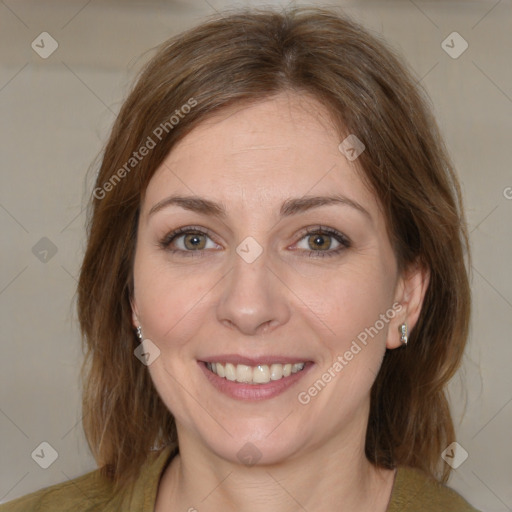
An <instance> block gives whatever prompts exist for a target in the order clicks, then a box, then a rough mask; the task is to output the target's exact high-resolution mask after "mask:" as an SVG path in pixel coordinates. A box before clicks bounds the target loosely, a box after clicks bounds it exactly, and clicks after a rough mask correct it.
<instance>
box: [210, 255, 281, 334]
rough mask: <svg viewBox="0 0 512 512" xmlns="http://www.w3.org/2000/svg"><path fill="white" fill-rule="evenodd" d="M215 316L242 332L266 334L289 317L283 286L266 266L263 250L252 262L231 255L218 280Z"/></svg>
mask: <svg viewBox="0 0 512 512" xmlns="http://www.w3.org/2000/svg"><path fill="white" fill-rule="evenodd" d="M222 283H223V285H222V286H223V288H222V291H221V297H220V300H219V303H218V306H217V319H218V320H219V321H220V322H221V323H222V324H224V325H226V326H227V327H230V328H234V329H238V330H239V331H240V332H241V333H243V334H245V335H257V334H263V333H268V332H270V331H271V330H274V329H276V328H277V327H279V326H280V325H284V324H285V323H286V322H287V321H288V320H289V318H290V306H289V301H288V300H287V291H288V290H287V288H286V286H285V285H284V284H283V282H282V280H281V279H279V278H278V277H277V276H276V275H275V274H274V272H273V271H272V270H271V269H270V268H269V267H268V258H267V257H266V253H265V251H264V252H263V253H262V254H261V255H260V256H259V257H258V258H257V259H256V260H255V261H253V262H252V263H248V262H246V261H245V260H244V259H243V258H241V257H240V256H239V255H238V254H234V255H233V268H232V270H231V272H229V273H228V275H227V276H226V277H225V279H223V280H222Z"/></svg>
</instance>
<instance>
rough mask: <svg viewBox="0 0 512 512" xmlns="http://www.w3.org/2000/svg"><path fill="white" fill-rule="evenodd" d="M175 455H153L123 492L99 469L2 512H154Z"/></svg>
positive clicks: (29, 496)
mask: <svg viewBox="0 0 512 512" xmlns="http://www.w3.org/2000/svg"><path fill="white" fill-rule="evenodd" d="M175 452H176V450H175V447H172V446H168V447H164V448H163V449H161V450H159V451H155V452H153V453H151V454H149V455H148V458H147V460H146V462H145V464H144V465H143V467H142V468H141V470H140V473H139V477H138V479H137V481H136V482H135V483H134V485H133V486H131V487H130V488H128V489H126V490H125V491H123V492H122V493H118V494H115V492H114V484H113V483H112V482H111V481H110V480H109V479H108V478H106V477H104V476H103V475H102V474H101V472H100V470H99V469H97V470H95V471H91V472H90V473H87V474H85V475H83V476H80V477H78V478H74V479H72V480H68V481H67V482H64V483H61V484H56V485H52V486H51V487H46V488H45V489H41V490H40V491H36V492H33V493H31V494H27V495H26V496H23V497H21V498H18V499H15V500H13V501H10V502H8V503H4V504H3V505H0V512H70V511H73V512H97V511H98V510H101V511H102V512H118V511H119V510H123V511H137V512H146V511H152V510H153V509H154V503H155V500H156V494H157V490H158V483H159V479H160V476H161V474H162V471H163V470H164V468H165V466H166V465H167V463H168V462H169V461H170V459H171V458H172V457H173V456H174V454H175Z"/></svg>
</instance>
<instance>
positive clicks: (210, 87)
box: [78, 8, 471, 490]
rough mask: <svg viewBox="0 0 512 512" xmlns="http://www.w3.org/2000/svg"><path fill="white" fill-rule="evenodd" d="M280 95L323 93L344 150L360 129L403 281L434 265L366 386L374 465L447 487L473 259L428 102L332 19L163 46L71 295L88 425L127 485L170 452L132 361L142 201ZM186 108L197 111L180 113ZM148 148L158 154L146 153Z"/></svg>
mask: <svg viewBox="0 0 512 512" xmlns="http://www.w3.org/2000/svg"><path fill="white" fill-rule="evenodd" d="M283 91H293V92H294V93H295V94H299V95H301V94H304V95H308V96H312V97H314V98H316V99H317V100H318V101H320V102H321V103H322V104H323V105H324V106H325V107H326V108H327V109H328V111H329V113H330V114H331V116H332V119H333V121H334V123H335V125H336V126H337V127H338V128H339V132H340V140H342V138H344V136H346V135H347V134H349V133H354V134H357V137H358V138H359V139H360V140H361V141H363V143H364V144H365V146H366V150H365V151H364V152H363V153H362V154H361V155H360V156H359V158H358V163H359V172H360V174H361V178H362V179H363V180H364V182H365V183H366V184H367V185H368V186H369V187H370V188H371V190H372V191H373V192H374V194H375V196H376V198H377V199H378V201H379V203H380V206H381V207H382V212H383V214H384V216H385V220H386V228H387V230H388V235H389V237H390V240H391V242H392V246H393V249H394V252H395V256H396V258H397V262H398V266H399V270H405V269H407V268H408V266H409V265H411V264H413V263H418V262H419V263H421V264H422V265H425V266H426V267H428V269H429V270H430V283H429V286H428V289H427V291H426V295H425V299H424V302H423V307H422V310H421V314H420V317H419V319H418V322H417V324H416V325H415V327H414V329H413V330H412V332H411V333H410V336H409V343H408V346H407V348H406V349H400V350H388V351H386V354H385V357H384V360H383V363H382V367H381V369H380V372H379V374H378V376H377V378H376V381H375V383H374V385H373V387H372V390H371V405H370V414H369V422H368V428H367V433H366V446H365V452H366V456H367V458H368V459H369V460H370V461H371V462H372V463H374V464H375V465H378V466H381V467H386V468H393V467H395V466H397V465H407V466H412V467H416V468H421V469H422V470H424V471H426V472H427V473H429V474H431V475H433V476H434V477H436V478H437V479H439V480H442V481H446V480H447V478H448V475H449V470H450V468H449V467H448V466H447V465H446V464H443V463H442V461H441V459H440V454H441V451H442V450H443V449H444V447H445V446H446V445H447V444H449V443H450V442H452V441H453V440H454V428H453V423H452V419H451V415H450V410H449V405H448V401H447V398H446V394H445V389H446V384H447V382H448V381H449V379H450V378H451V377H452V376H453V375H454V373H455V371H456V370H457V368H458V367H459V365H460V362H461V358H462V354H463V350H464V347H465V343H466V340H467V337H468V329H469V317H470V309H471V302H470V286H469V275H468V269H469V268H470V254H469V242H468V232H467V225H466V221H465V216H464V211H463V203H462V195H461V190H460V185H459V182H458V180H457V176H456V174H455V171H454V169H453V166H452V163H451V162H450V159H449V157H448V155H447V151H446V149H445V147H444V144H443V141H442V139H441V136H440V134H439V130H438V127H437V124H436V121H435V119H434V117H433V115H432V114H431V108H430V104H429V101H428V100H427V96H426V94H425V93H424V92H423V90H422V89H421V87H420V86H419V84H418V82H417V80H416V79H415V76H414V74H412V73H411V72H410V71H409V70H408V69H407V67H405V66H404V65H403V64H402V63H401V60H400V59H399V58H398V57H397V56H396V55H395V54H394V52H393V50H391V49H390V48H389V47H388V46H387V45H386V44H385V43H384V42H383V41H381V40H380V38H379V37H377V36H375V35H372V34H371V33H370V32H369V31H368V30H366V29H364V28H363V27H361V26H360V25H358V24H357V23H355V22H353V21H351V20H349V19H347V18H346V17H345V16H343V15H340V14H338V13H337V12H335V11H332V10H327V9H318V8H293V9H289V10H285V11H283V12H278V11H275V10H272V9H257V10H255V9H252V10H251V9H249V10H243V11H237V12H231V13H228V14H223V15H220V16H219V15H217V16H215V17H213V18H210V19H208V20H206V21H205V22H203V23H202V24H201V25H199V26H197V27H195V28H192V29H190V30H188V31H186V32H184V33H182V34H180V35H178V36H176V37H173V38H171V39H170V40H168V41H166V42H165V43H164V44H163V45H161V46H160V47H159V48H158V49H157V52H156V54H155V55H154V56H153V58H151V59H150V61H149V62H148V63H147V64H146V65H145V67H144V68H143V69H142V71H141V73H140V74H139V76H138V78H137V80H136V83H135V85H134V87H133V89H132V91H131V93H130V94H129V95H128V98H127V99H126V101H125V102H124V104H123V106H122V108H121V110H120V113H119V115H118V117H117V119H116V121H115V123H114V125H113V128H112V131H111V134H110V137H109V139H108V142H107V144H106V146H105V148H104V151H103V153H102V161H101V166H100V169H99V172H98V175H97V178H96V185H95V187H96V188H95V190H94V193H93V197H92V198H91V202H90V210H89V220H88V239H87V248H86V252H85V256H84V260H83V265H82V267H81V273H80V278H79V284H78V313H79V320H80V326H81V330H82V334H83V345H84V351H85V359H84V365H83V368H82V381H83V426H84V431H85V434H86V438H87V440H88V443H89V446H90V449H91V451H92V453H93V455H94V457H95V458H96V461H97V463H98V465H99V467H100V468H101V470H102V473H103V474H104V475H106V476H108V477H109V478H110V479H111V480H112V481H113V482H114V483H115V488H116V489H118V490H121V489H122V488H124V487H125V486H126V485H128V484H129V483H130V482H132V481H133V480H134V479H136V477H137V474H138V472H139V470H140V468H141V466H142V464H143V463H144V462H145V460H146V458H147V457H148V454H149V453H150V452H151V450H152V449H153V448H154V447H155V446H166V445H173V446H174V447H175V448H176V449H177V434H176V426H175V422H174V418H173V416H172V414H171V412H170V411H169V410H168V409H167V408H166V406H165V405H164V404H163V402H162V400H161V399H160V397H159V395H158V393H157V391H156V389H155V387H154V386H153V383H152V380H151V378H150V375H149V372H148V370H147V367H146V366H144V365H142V364H141V363H140V362H139V361H138V359H137V358H135V357H134V354H133V351H134V349H135V348H136V346H137V345H138V340H137V338H136V336H135V333H134V330H133V327H132V323H131V307H130V298H131V295H132V290H133V272H132V270H133V258H134V252H135V244H136V229H137V222H138V214H139V206H140V202H141V198H142V197H143V195H144V192H145V190H146V187H147V185H148V182H149V180H150V179H151V177H152V175H153V173H154V172H155V171H156V169H157V168H158V167H159V166H160V165H161V163H162V161H163V160H164V158H165V157H166V156H167V155H168V153H169V152H170V151H171V150H172V148H173V146H174V145H175V144H176V143H177V141H178V140H180V139H182V138H183V137H184V136H185V135H186V134H187V133H189V132H190V131H191V130H192V129H193V128H194V127H196V126H197V125H198V124H199V123H201V122H203V121H204V120H205V119H207V118H208V117H209V116H212V115H214V114H216V113H218V112H219V111H220V110H222V109H224V108H227V107H230V106H232V105H235V104H236V105H240V106H243V105H244V104H245V105H248V104H250V103H253V102H258V101H263V100H265V99H268V98H270V97H272V96H273V95H275V94H278V93H280V92H283ZM187 104H188V105H192V104H194V106H193V107H192V108H188V109H185V108H184V107H183V108H182V106H184V105H187ZM180 112H181V114H182V115H179V122H177V123H174V121H172V117H171V116H173V115H175V116H176V115H178V114H179V113H180ZM185 112H186V115H185V114H184V113H185ZM170 120H171V121H170ZM158 127H160V131H159V132H158V131H157V132H155V130H157V129H158ZM162 127H165V129H162ZM160 132H161V134H160ZM155 133H159V134H160V135H161V136H160V137H158V140H157V137H156V135H155ZM149 138H151V139H152V140H153V141H154V142H156V144H155V145H154V147H152V148H150V150H149V151H147V152H145V153H146V154H145V156H144V157H141V153H142V151H139V150H140V148H141V147H143V146H148V145H149V143H148V141H149ZM135 153H137V155H138V156H137V158H136V161H135V160H131V159H135V156H134V155H135ZM139 157H140V158H139ZM128 164H129V165H128ZM132 164H133V165H132ZM122 169H124V172H123V171H122ZM466 257H467V260H468V261H467V267H466V261H465V258H466Z"/></svg>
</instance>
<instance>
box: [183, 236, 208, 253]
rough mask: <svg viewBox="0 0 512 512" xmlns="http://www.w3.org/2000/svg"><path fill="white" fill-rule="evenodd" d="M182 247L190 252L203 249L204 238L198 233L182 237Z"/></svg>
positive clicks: (204, 244)
mask: <svg viewBox="0 0 512 512" xmlns="http://www.w3.org/2000/svg"><path fill="white" fill-rule="evenodd" d="M183 245H184V246H185V248H187V249H189V250H192V251H193V250H195V249H197V250H200V249H204V248H205V246H206V237H205V235H202V234H198V233H192V234H188V235H183Z"/></svg>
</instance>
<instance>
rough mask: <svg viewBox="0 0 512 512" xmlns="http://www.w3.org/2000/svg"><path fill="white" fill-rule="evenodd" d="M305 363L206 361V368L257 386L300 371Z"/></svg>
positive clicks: (221, 375)
mask: <svg viewBox="0 0 512 512" xmlns="http://www.w3.org/2000/svg"><path fill="white" fill-rule="evenodd" d="M305 365H306V363H305V362H301V363H285V364H281V363H273V364H270V365H268V364H259V365H257V366H249V365H246V364H233V363H219V362H217V363H206V368H208V370H210V371H211V372H212V373H214V374H215V375H218V376H219V377H221V378H222V379H226V380H229V381H231V382H240V383H243V384H252V385H255V386H257V385H261V384H268V383H269V382H271V381H277V380H281V379H285V378H286V377H289V376H290V375H292V374H295V373H298V372H301V371H302V370H303V369H304V366H305Z"/></svg>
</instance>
